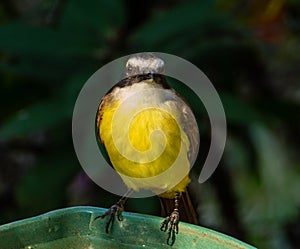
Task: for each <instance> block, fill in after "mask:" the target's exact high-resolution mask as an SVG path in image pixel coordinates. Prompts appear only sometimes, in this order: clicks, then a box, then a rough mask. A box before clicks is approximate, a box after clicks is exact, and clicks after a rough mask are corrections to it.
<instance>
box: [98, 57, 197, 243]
mask: <svg viewBox="0 0 300 249" xmlns="http://www.w3.org/2000/svg"><path fill="white" fill-rule="evenodd" d="M164 64H165V63H164V61H163V60H162V59H160V58H158V57H156V56H155V55H154V54H152V53H139V54H135V55H133V56H131V57H130V58H129V59H128V61H127V63H126V78H125V79H123V80H122V81H120V82H119V83H117V84H116V85H115V86H114V87H113V88H112V89H111V90H110V91H109V92H108V93H107V94H106V95H105V96H104V97H103V99H102V101H101V103H100V105H99V109H98V113H97V133H98V135H99V140H100V141H101V142H102V143H103V144H104V147H105V149H106V151H107V154H108V156H109V159H110V161H111V164H112V166H113V167H114V169H115V170H116V171H117V172H118V173H119V174H120V176H121V178H122V180H123V181H124V183H125V184H126V186H127V187H128V192H127V193H126V194H125V195H124V196H123V197H122V198H121V199H120V200H119V201H118V202H117V203H116V204H115V205H113V206H112V207H111V208H110V209H108V211H107V212H106V213H105V214H103V215H101V216H99V217H97V218H104V217H106V216H109V219H108V221H107V223H106V232H107V233H108V230H109V225H110V223H111V222H112V220H113V219H114V217H115V216H117V218H118V219H119V220H121V218H120V215H121V213H122V211H123V210H124V204H125V202H126V201H127V199H128V197H129V196H130V193H132V192H133V191H139V189H148V190H151V191H153V192H154V193H156V194H157V195H158V196H159V197H160V201H161V206H162V215H165V216H166V218H165V220H164V221H163V222H162V224H161V227H160V229H161V230H162V231H167V244H169V245H173V243H174V241H175V234H176V233H178V223H179V219H180V220H182V221H186V222H189V223H192V224H197V223H198V220H197V215H196V212H195V210H194V208H193V205H192V203H191V200H190V198H189V195H188V192H187V185H188V184H189V182H190V178H189V170H190V168H191V167H192V164H193V163H194V161H195V159H196V157H197V154H198V147H199V130H198V126H197V122H196V119H195V117H194V114H193V112H192V110H191V108H190V107H189V105H188V104H187V103H186V101H185V100H183V98H182V97H181V96H180V95H179V94H178V93H177V92H176V91H175V90H174V89H173V88H171V87H170V86H169V84H168V83H167V80H166V78H165V76H164V75H163V73H164V67H165V65H164Z"/></svg>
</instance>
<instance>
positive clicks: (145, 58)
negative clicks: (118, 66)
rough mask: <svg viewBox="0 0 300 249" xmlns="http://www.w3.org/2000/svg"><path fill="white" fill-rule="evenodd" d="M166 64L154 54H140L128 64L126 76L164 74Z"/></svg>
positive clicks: (132, 57)
mask: <svg viewBox="0 0 300 249" xmlns="http://www.w3.org/2000/svg"><path fill="white" fill-rule="evenodd" d="M164 69H165V63H164V61H163V60H162V59H160V58H158V57H156V56H155V55H154V54H152V53H138V54H135V55H133V56H131V57H130V58H129V59H128V61H127V63H126V76H134V75H137V74H163V73H164Z"/></svg>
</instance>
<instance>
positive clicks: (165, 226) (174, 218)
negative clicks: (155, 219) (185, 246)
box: [160, 208, 179, 246]
mask: <svg viewBox="0 0 300 249" xmlns="http://www.w3.org/2000/svg"><path fill="white" fill-rule="evenodd" d="M178 224H179V212H178V209H176V208H175V209H174V211H173V212H172V213H171V215H169V216H167V217H166V218H165V220H164V221H163V222H162V223H161V225H160V230H161V231H164V232H165V231H167V230H168V232H167V244H168V245H170V246H172V245H173V244H174V242H175V239H176V235H175V233H176V234H178ZM170 239H171V241H170Z"/></svg>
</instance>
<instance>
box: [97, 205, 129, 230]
mask: <svg viewBox="0 0 300 249" xmlns="http://www.w3.org/2000/svg"><path fill="white" fill-rule="evenodd" d="M123 211H124V203H123V201H118V202H117V203H116V204H114V205H112V206H111V207H110V208H109V209H108V210H107V211H106V212H105V213H104V214H103V215H99V216H97V217H96V218H95V220H96V219H99V218H101V219H103V218H105V217H106V216H109V218H108V220H107V221H106V224H105V231H106V233H108V231H109V226H110V224H113V222H114V220H115V216H117V219H118V221H122V212H123ZM111 226H112V225H111Z"/></svg>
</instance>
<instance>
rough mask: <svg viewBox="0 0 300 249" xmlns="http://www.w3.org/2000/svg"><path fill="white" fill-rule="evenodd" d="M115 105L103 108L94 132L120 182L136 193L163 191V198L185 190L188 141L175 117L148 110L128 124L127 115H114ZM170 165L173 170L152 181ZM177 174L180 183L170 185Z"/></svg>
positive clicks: (188, 180) (154, 109) (138, 113)
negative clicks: (98, 137)
mask: <svg viewBox="0 0 300 249" xmlns="http://www.w3.org/2000/svg"><path fill="white" fill-rule="evenodd" d="M119 105H120V103H118V102H115V103H110V104H109V105H104V106H103V108H102V109H101V113H100V114H101V115H102V119H101V123H100V127H99V131H98V132H99V134H100V138H101V140H102V142H103V143H104V145H105V148H106V150H107V153H108V155H109V158H110V160H111V163H112V165H113V166H114V168H115V170H116V171H117V172H118V173H119V174H120V175H121V177H122V180H123V181H124V183H125V184H126V185H127V186H128V187H129V188H132V189H134V190H136V191H138V190H139V189H140V188H144V189H150V190H152V191H153V192H159V193H161V192H165V193H164V194H161V196H163V197H167V198H173V197H174V192H175V191H177V192H183V191H185V188H186V186H187V184H188V183H189V182H190V179H189V177H188V173H189V169H190V162H189V160H188V156H187V155H188V149H189V141H188V138H187V136H186V134H185V133H184V132H183V129H182V128H181V127H180V122H179V120H178V118H177V117H178V115H177V114H176V113H175V112H174V113H172V110H171V109H170V110H163V109H161V108H159V107H152V108H147V109H144V110H142V111H139V112H136V115H134V116H133V117H130V120H129V121H128V118H129V117H128V112H123V113H122V112H121V113H118V114H117V115H116V110H117V109H118V107H119ZM134 108H137V107H134ZM127 124H129V125H127ZM174 164H176V165H177V166H176V167H175V169H174V170H173V168H172V171H170V173H168V174H166V175H165V176H164V177H163V178H158V179H155V176H157V175H159V174H161V173H163V172H166V170H168V169H169V168H170V167H171V166H174ZM179 175H180V176H181V178H180V179H182V180H181V181H179V182H178V181H177V182H178V183H175V185H174V179H176V178H178V176H179ZM127 176H128V177H127ZM153 177H154V178H153ZM135 178H136V179H135ZM137 178H138V179H137Z"/></svg>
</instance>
